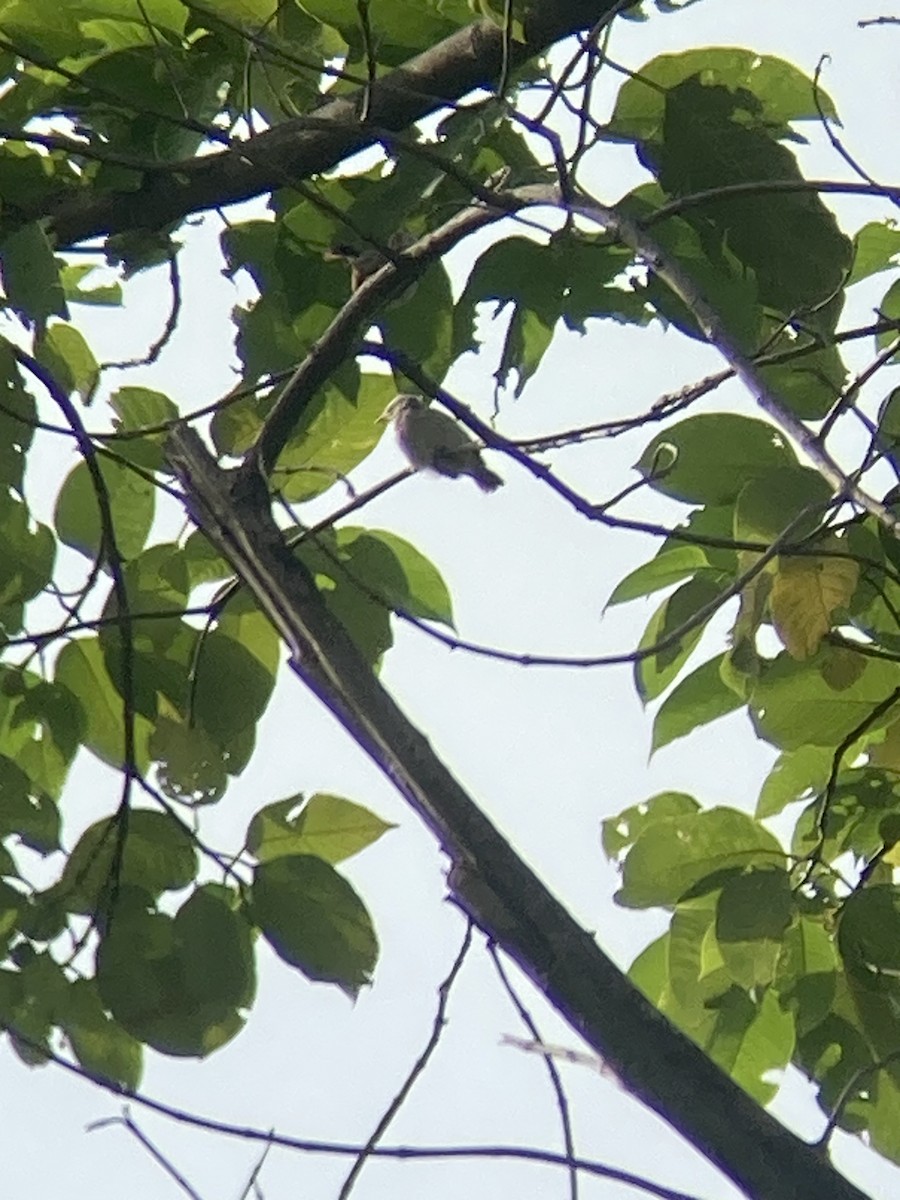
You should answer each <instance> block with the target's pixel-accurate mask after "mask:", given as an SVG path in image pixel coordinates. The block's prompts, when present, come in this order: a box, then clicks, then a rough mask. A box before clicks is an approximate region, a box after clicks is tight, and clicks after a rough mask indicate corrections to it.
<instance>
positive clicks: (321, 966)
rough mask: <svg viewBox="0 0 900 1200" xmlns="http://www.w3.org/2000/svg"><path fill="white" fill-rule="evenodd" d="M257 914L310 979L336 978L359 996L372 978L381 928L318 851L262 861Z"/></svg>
mask: <svg viewBox="0 0 900 1200" xmlns="http://www.w3.org/2000/svg"><path fill="white" fill-rule="evenodd" d="M252 906H253V916H254V920H255V921H256V922H257V924H258V925H259V926H260V928H261V929H262V932H263V935H264V936H265V938H266V940H267V941H268V942H269V944H270V945H271V946H272V949H273V950H274V951H275V953H276V954H277V955H278V956H279V958H282V959H284V961H285V962H286V963H289V964H290V965H291V966H292V967H297V968H298V969H299V970H301V971H302V972H303V974H304V975H306V976H307V978H309V979H313V980H319V981H322V982H325V983H336V984H338V985H339V986H340V987H341V989H342V990H343V991H345V992H346V993H347V995H348V996H350V997H351V998H354V999H355V997H356V996H357V995H358V993H359V990H360V988H362V987H363V986H364V985H366V984H368V983H369V982H370V981H371V974H372V971H373V969H374V967H375V962H376V959H377V957H378V942H377V939H376V937H375V930H374V929H373V927H372V921H371V918H370V917H369V914H368V913H367V912H366V909H365V907H364V905H363V903H362V901H361V900H360V898H359V896H357V894H356V892H355V891H354V890H353V888H352V887H351V886H350V884H349V883H347V881H346V880H345V879H343V878H342V877H341V876H340V875H338V873H337V872H336V871H335V870H334V868H333V867H332V866H330V865H329V864H328V863H326V862H324V861H323V860H322V859H321V858H318V857H315V856H313V855H288V856H285V857H283V858H282V857H279V858H274V859H272V860H271V861H270V862H265V863H260V865H259V866H258V867H257V868H256V870H255V871H254V875H253V899H252Z"/></svg>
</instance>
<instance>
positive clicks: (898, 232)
mask: <svg viewBox="0 0 900 1200" xmlns="http://www.w3.org/2000/svg"><path fill="white" fill-rule="evenodd" d="M898 257H900V229H897V228H896V226H895V225H894V223H893V221H870V222H869V223H868V224H867V225H863V227H862V228H861V229H860V230H858V231H857V233H856V236H855V237H854V238H853V269H852V270H851V272H850V277H849V278H848V280H847V286H848V287H849V286H850V285H851V284H854V283H859V282H860V280H861V279H868V277H869V276H870V275H877V274H878V273H879V272H880V271H887V270H890V268H891V267H894V266H896V265H897V260H898Z"/></svg>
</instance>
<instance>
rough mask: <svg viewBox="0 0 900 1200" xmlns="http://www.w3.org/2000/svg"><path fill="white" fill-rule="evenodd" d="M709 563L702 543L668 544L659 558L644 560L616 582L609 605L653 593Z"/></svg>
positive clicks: (607, 605) (658, 555) (607, 603)
mask: <svg viewBox="0 0 900 1200" xmlns="http://www.w3.org/2000/svg"><path fill="white" fill-rule="evenodd" d="M708 566H709V559H708V558H707V556H706V553H705V551H704V549H703V547H702V546H690V545H684V544H681V545H678V544H675V545H671V546H668V545H667V546H665V547H664V548H663V549H662V550H660V552H659V554H657V555H656V557H655V558H651V559H650V561H649V562H647V563H641V565H640V566H639V567H636V568H635V569H634V570H633V571H631V572H630V573H629V574H628V575H626V576H625V578H624V579H622V580H620V582H619V583H617V584H616V586H615V588H614V589H613V593H612V595H611V596H610V598H609V599H608V600H607V602H606V607H607V608H612V607H613V605H616V604H624V603H625V602H626V601H628V600H635V599H637V598H638V597H639V596H649V595H650V594H651V593H652V592H658V591H659V590H660V589H661V588H666V587H671V585H672V584H673V583H679V582H680V581H681V580H682V579H685V578H687V577H690V576H692V575H695V574H696V573H697V571H699V570H701V569H702V568H703V567H708Z"/></svg>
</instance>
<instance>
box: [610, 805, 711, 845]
mask: <svg viewBox="0 0 900 1200" xmlns="http://www.w3.org/2000/svg"><path fill="white" fill-rule="evenodd" d="M699 810H700V805H699V804H698V803H697V801H696V800H695V799H694V797H693V796H689V795H688V794H687V793H686V792H660V793H659V794H658V795H656V796H651V797H650V799H649V800H645V801H643V802H642V803H641V804H634V805H632V806H631V808H626V809H625V810H624V811H623V812H620V813H619V814H618V815H617V816H615V817H607V818H606V819H605V820H604V821H603V822H602V824H601V830H602V840H603V852H604V854H605V855H606V856H607V858H619V857H621V854H622V851H623V850H625V849H626V848H627V847H628V846H630V845H631V844H632V843H633V842H634V841H636V840H637V838H638V837H639V836H640V834H641V833H642V832H643V831H644V830H645V829H647V828H649V827H650V826H651V825H653V824H655V823H656V822H658V821H665V820H668V818H670V817H680V816H687V815H690V814H692V813H697V812H699Z"/></svg>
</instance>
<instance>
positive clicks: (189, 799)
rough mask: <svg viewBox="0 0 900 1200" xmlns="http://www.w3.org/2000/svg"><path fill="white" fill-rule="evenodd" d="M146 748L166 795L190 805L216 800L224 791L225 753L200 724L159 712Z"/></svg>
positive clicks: (212, 802) (226, 784) (225, 776)
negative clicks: (161, 714) (193, 723)
mask: <svg viewBox="0 0 900 1200" xmlns="http://www.w3.org/2000/svg"><path fill="white" fill-rule="evenodd" d="M149 748H150V754H151V755H152V756H153V758H154V760H155V762H156V775H157V781H158V783H159V786H160V788H161V790H162V791H163V792H164V793H165V795H166V796H168V797H169V799H171V800H178V801H179V802H180V803H182V804H188V805H190V806H191V807H192V808H193V807H196V806H198V805H202V804H215V803H216V801H217V800H221V798H222V796H223V795H224V794H225V789H226V788H227V786H228V760H227V755H226V754H225V753H223V751H222V749H221V748H220V747H219V746H217V745H216V743H215V742H214V741H213V739H212V738H211V737H210V736H209V734H208V733H206V732H205V730H203V729H201V728H200V727H199V726H197V725H191V724H188V723H187V722H185V721H174V720H171V719H170V718H169V717H165V716H160V717H159V718H158V719H157V721H156V725H155V727H154V729H153V733H152V734H151V735H150V743H149Z"/></svg>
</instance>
